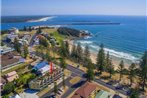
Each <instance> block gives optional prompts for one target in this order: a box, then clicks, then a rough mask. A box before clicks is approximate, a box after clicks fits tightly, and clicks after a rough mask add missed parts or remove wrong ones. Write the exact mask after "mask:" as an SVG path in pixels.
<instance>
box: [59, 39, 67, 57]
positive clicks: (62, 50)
mask: <svg viewBox="0 0 147 98" xmlns="http://www.w3.org/2000/svg"><path fill="white" fill-rule="evenodd" d="M60 54H61V56H64V57H66V56H67V53H66V46H65V43H64V42H63V41H61V49H60Z"/></svg>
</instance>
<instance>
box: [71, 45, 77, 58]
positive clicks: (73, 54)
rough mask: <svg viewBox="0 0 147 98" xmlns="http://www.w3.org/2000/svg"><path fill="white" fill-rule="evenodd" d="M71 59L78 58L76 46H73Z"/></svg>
mask: <svg viewBox="0 0 147 98" xmlns="http://www.w3.org/2000/svg"><path fill="white" fill-rule="evenodd" d="M71 57H72V58H76V45H73V46H72V50H71Z"/></svg>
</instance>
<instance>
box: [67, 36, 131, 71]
mask: <svg viewBox="0 0 147 98" xmlns="http://www.w3.org/2000/svg"><path fill="white" fill-rule="evenodd" d="M74 40H76V39H74ZM74 40H68V43H69V48H70V51H71V50H72V47H73V45H74ZM90 58H91V60H92V63H94V64H96V58H97V53H95V52H94V51H91V50H90ZM111 58H112V63H113V65H114V69H118V67H119V63H120V61H121V59H120V58H117V57H111ZM114 58H117V59H114ZM124 65H125V66H124V67H125V68H126V69H128V68H129V66H130V64H129V63H127V62H124Z"/></svg>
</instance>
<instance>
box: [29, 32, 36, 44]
mask: <svg viewBox="0 0 147 98" xmlns="http://www.w3.org/2000/svg"><path fill="white" fill-rule="evenodd" d="M36 36H37V34H36V33H35V34H33V36H32V38H31V40H30V42H29V46H33V42H34V41H33V40H34V39H35V37H36Z"/></svg>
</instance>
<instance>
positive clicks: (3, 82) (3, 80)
mask: <svg viewBox="0 0 147 98" xmlns="http://www.w3.org/2000/svg"><path fill="white" fill-rule="evenodd" d="M0 81H1V82H0V87H1V91H2V90H3V88H4V85H5V84H6V80H5V79H4V78H3V77H0Z"/></svg>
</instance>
